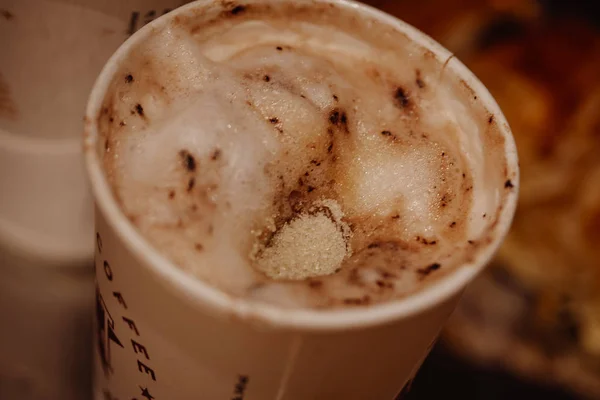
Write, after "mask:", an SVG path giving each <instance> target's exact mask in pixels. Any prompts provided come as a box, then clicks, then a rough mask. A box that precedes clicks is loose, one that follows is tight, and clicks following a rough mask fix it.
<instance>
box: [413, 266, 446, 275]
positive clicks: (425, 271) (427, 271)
mask: <svg viewBox="0 0 600 400" xmlns="http://www.w3.org/2000/svg"><path fill="white" fill-rule="evenodd" d="M441 267H442V266H441V265H440V264H439V263H433V264H431V265H429V266H427V267H425V268H421V269H418V270H417V273H418V274H419V275H421V276H422V277H425V276H428V275H429V274H431V273H432V272H433V271H437V270H438V269H440V268H441Z"/></svg>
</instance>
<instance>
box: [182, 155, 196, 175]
mask: <svg viewBox="0 0 600 400" xmlns="http://www.w3.org/2000/svg"><path fill="white" fill-rule="evenodd" d="M179 156H180V157H181V159H182V161H183V166H184V168H185V169H186V170H187V171H189V172H194V171H196V159H195V158H194V156H193V155H192V154H191V153H190V152H189V151H187V150H180V151H179Z"/></svg>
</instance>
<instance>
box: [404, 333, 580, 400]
mask: <svg viewBox="0 0 600 400" xmlns="http://www.w3.org/2000/svg"><path fill="white" fill-rule="evenodd" d="M442 396H443V397H442ZM442 398H452V399H460V400H483V399H485V400H505V399H510V400H514V399H543V400H581V399H579V398H578V397H575V396H573V395H570V394H568V393H565V392H564V391H562V390H560V389H558V388H549V387H543V386H539V385H536V384H535V383H532V382H527V381H523V380H521V379H519V378H517V377H515V376H512V375H510V374H508V373H506V372H502V371H497V370H493V369H486V368H481V367H477V366H474V365H471V364H469V363H467V362H465V361H463V360H461V359H459V358H456V357H455V356H453V355H452V354H451V353H450V352H449V351H447V350H446V349H444V348H443V346H441V345H437V346H436V347H434V349H433V350H432V352H431V354H430V355H429V357H428V358H427V359H426V360H425V362H424V364H423V367H422V368H421V369H420V371H419V373H418V374H417V376H416V377H415V380H414V382H413V385H412V388H411V390H410V392H409V393H408V395H407V396H406V400H430V399H431V400H433V399H436V400H437V399H442ZM403 400H404V399H403Z"/></svg>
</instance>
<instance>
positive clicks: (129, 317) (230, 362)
mask: <svg viewBox="0 0 600 400" xmlns="http://www.w3.org/2000/svg"><path fill="white" fill-rule="evenodd" d="M317 2H318V3H323V2H327V3H333V4H335V5H336V6H337V7H342V8H344V9H345V10H352V12H354V13H356V14H357V15H359V16H368V17H370V18H373V19H376V20H377V21H378V22H379V23H382V24H386V25H388V26H392V27H394V28H395V29H397V30H399V31H400V32H402V33H403V34H404V35H406V36H407V37H409V38H410V39H411V40H413V41H416V42H417V43H419V44H421V45H422V46H423V47H424V48H426V49H429V50H430V51H431V54H433V55H435V57H436V58H437V59H438V60H440V63H444V62H445V61H446V62H447V65H446V68H445V72H444V73H445V74H454V75H458V76H459V77H460V78H461V79H462V81H463V84H464V86H465V87H466V88H468V89H469V90H470V93H472V94H473V96H474V97H475V98H476V99H477V101H478V102H481V103H482V104H483V105H484V106H485V107H486V109H487V110H488V112H489V113H491V114H490V115H491V116H493V118H490V123H491V121H492V119H494V120H495V123H496V124H497V126H498V129H499V131H500V132H501V135H502V136H503V138H504V141H503V143H504V144H503V147H502V149H501V150H498V151H502V152H504V155H505V164H503V165H498V166H497V167H498V168H504V174H505V176H507V177H510V179H511V182H512V185H510V192H511V193H510V194H509V195H507V196H506V197H502V196H501V197H502V198H503V199H504V200H503V201H502V207H500V209H499V211H498V218H497V220H496V225H495V228H494V235H491V236H490V237H488V239H489V240H487V241H485V243H482V245H481V247H480V248H479V251H477V252H474V254H473V257H472V259H470V260H466V261H465V264H464V265H463V266H461V267H459V268H457V269H456V270H455V271H454V272H451V273H449V274H447V275H446V276H444V277H443V278H440V279H439V280H438V281H437V282H435V283H433V284H431V285H430V286H427V287H425V288H424V289H423V290H420V291H419V292H417V293H416V294H414V295H411V296H408V297H406V298H403V299H399V300H396V301H391V302H388V303H384V304H377V305H372V306H368V307H357V308H347V309H342V310H338V309H336V310H324V311H317V310H306V309H293V310H290V309H280V308H278V307H275V306H270V305H266V304H258V303H251V302H248V301H247V300H245V299H239V298H232V297H230V296H227V295H226V294H224V293H222V292H220V291H218V290H216V289H215V288H212V287H210V286H208V285H207V284H205V283H203V282H202V281H200V280H197V279H194V278H193V277H191V276H189V275H188V274H186V273H185V272H183V271H182V270H181V269H179V268H177V267H176V266H174V265H173V264H172V263H170V262H169V261H168V260H167V259H165V258H164V257H163V256H161V255H160V254H159V252H158V251H157V250H156V249H154V248H152V246H151V245H150V244H149V243H148V242H147V241H146V240H145V239H144V238H143V237H142V236H141V235H140V234H139V233H138V231H137V230H136V229H135V227H134V226H133V225H132V224H131V223H130V221H129V220H128V219H127V218H126V217H125V215H124V214H123V213H122V211H121V209H120V208H119V205H118V203H117V202H116V200H115V198H114V196H113V194H112V191H111V189H110V186H109V184H108V182H107V179H106V177H105V175H104V172H103V163H102V156H101V153H102V151H103V150H102V148H103V146H101V145H100V143H99V141H98V126H97V119H98V116H99V115H100V112H101V108H102V104H103V101H104V97H105V94H106V90H107V88H108V86H109V84H110V82H111V81H112V79H113V77H114V74H115V73H116V71H117V70H118V67H119V64H120V63H121V61H122V60H123V59H124V58H126V57H127V55H128V52H129V51H130V49H131V48H132V47H133V46H135V45H136V44H137V43H140V42H141V41H143V40H144V39H145V38H146V37H147V36H148V35H149V34H150V33H151V32H152V31H153V30H155V29H160V28H161V26H163V25H164V24H166V23H168V22H169V21H170V20H171V19H172V18H174V17H175V16H176V15H181V14H186V13H188V12H191V11H192V10H193V9H195V8H196V7H202V6H203V5H206V4H207V2H206V1H201V2H196V3H192V4H190V5H187V6H185V7H182V8H180V9H178V10H176V11H174V12H173V13H171V14H169V15H167V16H165V17H163V18H161V19H159V20H157V21H155V22H153V23H152V24H150V25H149V26H147V27H145V28H143V29H142V30H140V31H139V32H138V33H137V34H135V35H134V36H133V37H132V38H131V39H130V40H128V41H127V42H126V43H125V44H124V45H123V46H122V47H121V48H120V49H119V50H118V51H117V52H116V53H115V55H114V56H113V57H112V58H111V60H110V61H109V62H108V64H107V65H106V67H105V68H104V70H103V71H102V73H101V75H100V77H99V78H98V80H97V82H96V85H95V86H94V89H93V91H92V94H91V97H90V100H89V103H88V109H87V113H86V135H85V136H86V137H85V146H84V147H85V152H86V158H87V165H88V171H89V175H90V177H91V181H92V186H93V191H94V195H95V199H96V204H97V208H96V232H97V233H96V241H97V243H96V244H97V246H96V278H97V303H96V308H97V318H96V324H97V326H96V335H97V336H96V338H95V341H94V349H95V368H96V372H95V376H94V380H95V396H96V397H95V398H96V399H97V400H100V399H133V398H137V399H141V398H147V399H151V398H153V399H157V400H160V399H199V398H202V399H245V400H266V399H277V400H279V399H286V400H306V399H337V398H343V399H391V398H393V397H394V396H395V395H397V394H398V393H399V391H400V390H401V389H402V387H403V385H404V384H405V383H406V382H407V381H408V380H409V379H410V378H411V377H412V376H413V375H414V373H415V372H416V370H417V369H418V367H419V366H420V364H421V362H422V361H423V359H424V357H425V356H426V355H427V353H428V351H429V349H430V348H431V346H432V344H433V342H434V341H435V339H436V337H437V335H438V333H439V331H440V329H441V328H442V325H443V324H444V322H445V321H446V319H447V318H448V316H449V314H450V313H451V312H452V310H453V309H454V307H455V305H456V302H457V300H458V298H459V296H460V293H461V292H462V290H463V289H464V288H465V286H466V285H467V284H468V283H469V282H470V281H471V280H472V279H473V278H474V277H475V275H476V274H477V273H479V272H480V271H481V270H482V269H483V267H484V265H485V264H486V262H487V261H488V260H489V259H490V257H491V256H492V254H493V252H494V251H495V250H496V248H497V247H498V245H499V243H500V242H501V240H502V238H503V237H504V235H505V233H506V231H507V229H508V227H509V225H510V222H511V219H512V216H513V213H514V210H515V201H516V197H517V190H516V188H517V184H518V166H517V155H516V150H515V147H514V142H513V139H512V136H511V133H510V129H509V127H508V124H507V123H506V120H505V119H504V116H503V115H502V113H501V112H500V110H499V109H498V106H497V104H496V103H495V102H494V100H493V99H492V97H491V96H490V94H489V92H488V91H487V90H486V89H485V87H484V86H483V85H482V84H481V83H480V82H479V81H478V80H477V79H476V78H475V77H474V76H473V75H472V74H471V73H470V72H469V71H468V70H467V68H466V67H464V65H462V64H461V63H460V62H459V61H458V60H456V59H455V58H452V57H451V54H450V53H449V52H448V51H447V50H445V49H443V48H441V46H439V45H438V44H436V43H435V42H434V41H433V40H432V39H430V38H429V37H427V36H425V35H424V34H423V33H421V32H419V31H417V30H416V29H414V28H412V27H410V26H408V25H406V24H405V23H403V22H401V21H399V20H397V19H395V18H393V17H391V16H389V15H386V14H384V13H382V12H379V11H377V10H375V9H372V8H370V7H367V6H364V5H361V4H359V3H354V2H348V1H343V0H329V1H325V0H319V1H317ZM238 3H240V2H235V4H238ZM243 3H248V2H247V1H244V2H243ZM296 3H298V2H296ZM213 4H214V5H215V6H219V5H220V6H222V7H229V8H231V7H233V5H234V4H233V2H214V3H213ZM308 4H314V2H310V1H308ZM485 118H486V121H487V115H486V116H485ZM500 174H502V172H500ZM499 186H500V185H499ZM507 187H509V185H507ZM501 190H504V181H502V188H500V187H499V188H498V193H500V194H502V193H503V192H501ZM494 193H495V192H494Z"/></svg>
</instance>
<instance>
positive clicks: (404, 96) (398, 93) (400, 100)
mask: <svg viewBox="0 0 600 400" xmlns="http://www.w3.org/2000/svg"><path fill="white" fill-rule="evenodd" d="M394 100H395V104H396V106H398V107H399V108H403V109H404V108H408V107H409V106H410V105H411V101H410V98H409V96H408V92H407V91H406V89H404V88H402V87H400V86H398V87H397V88H396V90H395V91H394Z"/></svg>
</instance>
